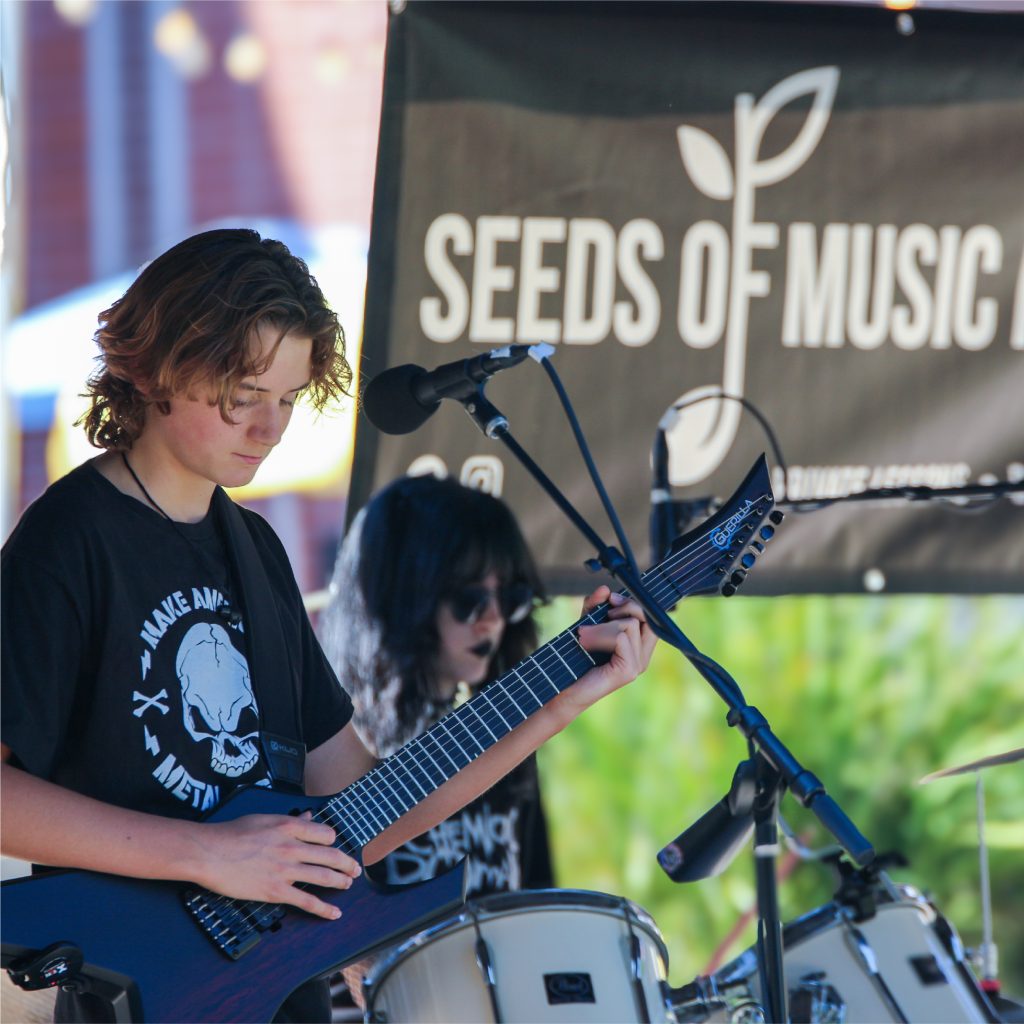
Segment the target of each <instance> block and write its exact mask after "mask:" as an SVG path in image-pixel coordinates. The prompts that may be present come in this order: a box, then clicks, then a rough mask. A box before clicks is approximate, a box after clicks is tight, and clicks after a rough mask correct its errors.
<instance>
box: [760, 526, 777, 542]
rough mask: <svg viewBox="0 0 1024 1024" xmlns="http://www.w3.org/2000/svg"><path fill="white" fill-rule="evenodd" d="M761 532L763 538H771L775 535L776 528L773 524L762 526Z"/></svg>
mask: <svg viewBox="0 0 1024 1024" xmlns="http://www.w3.org/2000/svg"><path fill="white" fill-rule="evenodd" d="M760 533H761V539H762V540H771V539H772V537H774V536H775V528H774V527H772V526H762V527H761V530H760Z"/></svg>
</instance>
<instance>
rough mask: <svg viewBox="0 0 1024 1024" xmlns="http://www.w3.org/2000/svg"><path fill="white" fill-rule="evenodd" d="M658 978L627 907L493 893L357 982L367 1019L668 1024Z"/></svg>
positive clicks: (651, 952)
mask: <svg viewBox="0 0 1024 1024" xmlns="http://www.w3.org/2000/svg"><path fill="white" fill-rule="evenodd" d="M667 971H668V952H667V950H666V949H665V944H664V942H663V941H662V938H661V935H660V933H659V932H658V929H657V926H656V925H655V923H654V921H653V920H652V918H651V917H650V916H649V915H648V914H647V913H646V912H645V911H644V910H642V909H641V908H640V907H638V906H636V904H634V903H631V902H630V901H629V900H625V899H621V898H619V897H617V896H607V895H605V894H604V893H597V892H583V891H579V890H573V889H542V890H537V891H532V892H515V893H501V894H498V895H495V896H485V897H481V898H479V899H474V900H470V901H468V902H467V903H466V905H465V907H464V908H463V910H462V911H461V912H460V913H459V914H457V915H455V916H454V917H451V918H449V919H448V920H446V921H442V922H441V923H440V924H438V925H436V926H434V927H433V928H430V929H428V930H427V931H424V932H421V933H420V934H419V935H416V936H414V937H413V938H411V939H409V940H408V941H406V942H404V943H402V944H401V945H399V946H396V947H395V948H394V949H393V950H392V951H390V952H389V953H388V954H387V955H386V956H384V957H383V958H382V959H380V960H379V961H378V962H377V963H375V964H374V966H373V968H372V969H371V971H370V973H369V974H368V975H367V976H366V979H365V981H364V994H365V997H366V1019H367V1020H369V1021H376V1022H387V1021H409V1022H413V1021H415V1022H424V1024H426V1022H435V1021H436V1022H439V1024H454V1022H456V1021H467V1022H468V1021H491V1022H497V1021H505V1022H508V1024H516V1022H518V1024H526V1022H537V1024H548V1022H558V1024H561V1022H563V1021H564V1022H579V1024H598V1022H602V1021H609V1022H613V1021H646V1022H672V1024H674V1022H675V1017H674V1016H673V1015H672V1012H671V1009H670V1008H669V1003H668V988H667V985H666V984H665V979H666V976H667Z"/></svg>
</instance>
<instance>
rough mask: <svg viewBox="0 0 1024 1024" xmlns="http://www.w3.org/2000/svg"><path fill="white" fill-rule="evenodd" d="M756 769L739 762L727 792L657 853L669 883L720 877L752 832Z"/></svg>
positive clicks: (750, 762) (751, 763)
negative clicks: (669, 879)
mask: <svg viewBox="0 0 1024 1024" xmlns="http://www.w3.org/2000/svg"><path fill="white" fill-rule="evenodd" d="M756 797H757V769H756V766H755V765H754V762H753V761H749V760H748V761H741V762H740V763H739V764H738V765H737V766H736V771H735V772H734V773H733V776H732V785H731V786H730V787H729V792H728V793H726V795H725V796H723V797H722V799H721V800H719V801H718V803H717V804H715V806H714V807H712V808H711V810H709V811H706V812H705V813H704V814H702V815H701V816H700V817H699V818H698V819H697V820H696V821H695V822H694V823H693V824H692V825H691V826H690V827H689V828H688V829H686V830H685V831H683V832H681V833H680V834H679V835H678V836H676V837H675V839H673V840H672V842H671V843H669V844H668V846H665V847H663V848H662V849H661V850H660V851H659V853H658V863H659V864H660V865H661V869H662V870H663V871H664V872H665V874H666V875H668V877H669V878H671V879H672V881H673V882H699V881H701V880H702V879H704V878H711V877H713V876H714V875H720V874H721V873H722V872H723V871H724V870H725V869H726V868H727V867H728V866H729V865H730V864H731V863H732V861H733V859H734V858H735V856H736V854H737V853H739V851H740V847H741V846H743V844H744V843H746V841H747V839H748V838H749V836H750V833H751V832H752V831H753V829H754V800H755V799H756Z"/></svg>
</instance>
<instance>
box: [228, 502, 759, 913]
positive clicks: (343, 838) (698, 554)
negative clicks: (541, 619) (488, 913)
mask: <svg viewBox="0 0 1024 1024" xmlns="http://www.w3.org/2000/svg"><path fill="white" fill-rule="evenodd" d="M755 504H756V503H755ZM750 517H756V518H762V517H761V516H758V515H757V509H756V508H755V507H751V508H750V509H748V511H747V512H745V513H743V515H742V517H741V519H740V524H741V526H742V524H743V523H744V522H745V520H746V519H747V518H750ZM739 529H740V527H739V526H738V527H737V530H736V531H734V535H735V533H736V532H738V531H739ZM701 547H704V548H705V549H706V552H707V553H710V554H711V555H712V556H713V557H712V559H711V561H712V562H713V561H714V560H715V559H717V558H718V557H720V555H721V554H722V550H723V549H720V548H717V547H716V546H715V545H708V543H707V541H706V539H702V540H700V541H695V542H693V543H692V544H691V545H689V546H688V547H685V548H682V549H680V551H679V552H678V554H677V555H675V556H672V557H669V558H667V559H665V560H664V561H663V562H662V563H661V564H660V565H658V566H656V567H654V568H653V569H651V570H648V572H647V573H645V574H644V577H643V578H644V580H645V582H646V580H647V578H648V577H653V576H655V575H656V574H660V575H661V576H662V577H663V579H662V581H661V582H660V583H657V584H656V586H657V590H656V591H655V590H652V596H654V597H655V598H656V599H658V600H659V602H660V599H661V598H662V597H664V596H666V595H667V594H668V593H669V591H671V590H672V589H676V590H677V591H678V590H679V588H678V587H676V586H675V584H674V583H672V581H671V579H669V578H668V577H667V576H666V572H665V570H667V569H678V568H679V566H678V564H677V563H680V562H683V561H684V560H685V558H686V557H687V556H688V555H689V554H690V553H693V554H694V556H695V557H694V559H693V560H692V561H691V562H690V563H688V564H687V565H686V566H685V571H686V572H688V573H689V574H690V575H689V576H688V577H686V576H683V577H680V580H681V582H683V583H684V584H686V583H687V582H689V579H692V578H694V576H695V575H696V574H695V573H693V572H692V571H691V570H692V567H693V565H694V564H696V562H697V559H698V558H703V557H704V552H702V551H701V550H700V549H701ZM708 564H710V562H707V561H705V562H704V563H703V564H702V565H701V566H700V567H699V569H700V571H703V569H704V568H705V567H706V566H707V565H708ZM621 593H626V594H628V590H625V591H622V592H621ZM680 596H685V594H684V595H680ZM608 610H609V605H608V604H607V602H606V603H605V604H603V605H600V606H598V607H597V608H594V609H592V610H591V611H590V612H589V613H588V614H587V615H586V616H583V617H582V618H581V619H579V620H577V622H576V623H574V624H573V625H572V626H570V627H569V629H567V630H564V631H563V632H562V633H561V634H559V635H558V636H556V637H555V638H554V640H552V641H550V642H549V643H548V644H546V645H545V646H544V647H543V648H541V650H540V651H537V652H535V654H534V655H531V656H530V657H529V658H527V659H525V660H524V662H523V663H520V664H521V665H524V664H526V663H527V662H529V663H531V664H529V665H527V668H533V667H536V668H537V669H539V671H540V674H541V675H542V676H544V678H545V679H546V680H547V682H548V684H549V685H551V686H552V687H553V689H554V690H555V693H556V694H557V693H560V692H561V690H559V688H558V687H557V686H556V685H555V684H554V683H553V682H552V680H551V679H550V677H549V676H548V675H547V673H546V672H544V670H543V667H541V666H540V664H539V662H538V661H537V655H540V654H543V653H544V652H545V651H547V650H549V649H555V648H556V645H557V644H558V643H559V642H562V641H568V647H569V649H570V650H574V651H576V652H582V653H583V654H586V652H585V651H584V650H583V648H582V647H581V646H580V645H579V643H578V641H576V639H575V637H574V636H572V631H573V630H575V629H576V628H577V627H578V626H579V625H580V624H582V623H584V622H585V621H587V620H590V621H591V622H592V623H593V622H596V621H600V620H599V619H598V618H596V617H597V616H601V617H602V618H603V617H604V616H605V615H606V614H607V612H608ZM587 657H588V658H589V655H587ZM562 660H563V661H564V659H562ZM589 660H591V662H593V659H589ZM566 667H568V666H567V665H566ZM518 669H519V666H516V667H515V668H513V669H512V670H511V671H510V672H508V673H506V674H505V676H503V677H502V678H501V679H499V680H496V681H495V682H496V683H498V684H499V685H502V686H503V692H502V693H501V696H502V697H503V698H507V703H506V704H505V709H506V710H508V705H509V704H511V706H512V707H514V708H515V709H516V711H517V712H518V713H519V715H520V716H522V721H525V719H526V718H528V717H529V716H530V714H532V713H533V711H536V710H538V709H539V708H540V707H543V706H544V704H545V703H547V700H550V699H552V698H551V697H549V698H547V699H546V700H544V701H541V700H540V699H539V698H538V697H537V696H536V694H535V693H534V692H533V690H532V689H531V688H530V685H529V683H528V682H527V681H526V680H524V679H523V678H522V673H521V672H519V671H518ZM571 674H572V672H571V670H570V675H571ZM580 674H581V675H582V672H581V673H580ZM510 675H516V676H518V677H519V683H520V684H521V685H520V687H519V689H520V691H522V690H525V691H526V693H528V694H529V695H530V697H531V698H532V699H533V700H534V701H536V702H537V705H538V707H537V708H534V709H533V711H530V712H524V711H523V709H522V708H521V707H520V706H519V704H518V703H517V702H516V700H515V697H514V696H513V695H512V694H511V693H510V692H505V691H507V690H508V687H509V685H511V684H508V683H505V680H506V678H507V677H508V676H510ZM576 678H578V676H577V677H575V678H573V679H572V680H571V681H570V682H569V683H567V684H566V686H568V685H571V683H572V682H575V681H576ZM492 685H493V684H492ZM483 696H485V694H484V693H481V694H479V695H478V698H480V697H483ZM488 696H489V695H488ZM478 698H477V699H478ZM469 703H470V704H471V703H473V702H472V701H471V702H469ZM491 703H492V705H493V702H491ZM468 706H469V704H467V705H464V707H468ZM459 710H462V709H459ZM474 710H475V709H474ZM495 710H498V709H497V707H496V706H495ZM498 715H499V717H501V718H502V721H503V722H504V724H505V725H506V727H508V731H511V729H512V728H515V725H519V724H521V722H516V723H515V725H513V726H508V722H507V721H506V720H505V719H504V716H503V715H501V712H500V710H498ZM450 717H451V716H450V715H449V716H445V718H446V719H447V718H450ZM481 720H482V719H481ZM441 721H442V722H443V721H444V719H442V720H441ZM438 724H440V723H435V727H436V725H438ZM485 724H486V723H485ZM464 728H467V731H468V727H466V726H464ZM428 732H430V730H428ZM505 734H507V733H504V734H503V735H505ZM471 735H472V733H471ZM424 737H426V734H424V736H421V737H419V738H418V739H417V740H416V741H413V742H414V743H416V744H418V745H419V746H421V747H423V749H424V751H426V748H425V747H424V746H423V740H424ZM430 738H431V739H433V740H434V742H435V744H437V746H438V747H439V748H440V749H441V750H445V748H444V747H443V746H442V745H441V744H440V742H439V741H438V740H437V739H436V737H433V736H432V737H430ZM412 745H413V744H407V745H406V747H404V748H402V750H400V751H399V752H397V753H403V752H405V753H407V754H408V756H413V755H412V752H411V750H410V749H409V748H411V746H412ZM478 745H479V743H478ZM481 752H482V751H481ZM445 753H446V756H449V759H451V758H450V755H448V753H447V751H445ZM464 753H465V752H464ZM428 756H429V752H428ZM391 760H392V758H388V759H385V761H384V762H382V763H381V764H380V765H378V766H377V767H376V768H374V769H372V770H371V771H370V772H368V773H367V775H365V776H363V777H362V778H361V779H358V780H356V782H355V783H353V784H352V786H350V787H348V788H347V789H346V790H344V791H343V793H342V794H337V796H335V797H334V798H332V799H331V800H330V801H328V802H327V804H325V805H324V808H323V809H322V810H328V812H329V813H328V814H327V818H326V820H327V821H330V820H331V819H332V818H335V817H339V818H340V817H341V816H342V815H344V814H345V812H346V811H352V810H355V811H356V812H357V816H359V815H358V812H359V808H358V807H351V806H350V807H349V808H343V807H341V806H340V804H341V803H342V801H341V799H340V798H341V797H342V796H343V795H348V794H350V793H351V791H352V790H354V789H358V788H359V787H360V786H361V785H363V784H364V783H365V782H366V781H367V779H368V777H369V776H371V775H374V774H377V773H380V770H381V769H382V768H386V769H387V770H389V771H390V772H391V774H392V775H394V776H395V777H398V775H397V773H396V772H395V771H394V769H393V767H392V766H391V765H390V764H389V762H390V761H391ZM431 760H432V761H433V760H434V759H433V758H432V757H431ZM471 760H473V758H470V761H471ZM413 763H414V764H415V763H416V762H415V757H414V756H413ZM452 763H453V765H456V762H455V761H454V760H452ZM467 763H468V762H467ZM434 764H435V766H437V762H436V761H434ZM437 767H438V770H439V772H440V774H441V776H442V782H440V783H436V782H433V780H432V779H431V778H430V776H429V774H428V773H426V772H425V771H424V774H425V775H426V777H427V781H428V785H431V786H432V788H431V789H430V790H429V792H433V791H434V790H435V789H437V788H439V787H440V785H443V782H445V781H447V780H448V778H450V777H451V776H450V775H447V773H446V772H444V771H443V770H441V769H440V766H437ZM461 767H465V765H463V766H461ZM459 770H461V768H460V767H458V766H457V765H456V772H455V773H457V772H458V771H459ZM406 771H407V774H409V775H410V777H412V776H411V771H410V770H409V769H408V768H407V769H406ZM455 773H452V774H455ZM384 781H385V780H383V779H382V780H381V782H384ZM414 781H415V779H414ZM374 784H375V785H376V780H374ZM416 785H417V788H418V789H421V790H422V786H420V785H419V784H418V783H417V784H416ZM406 789H407V791H408V788H407V787H406ZM392 791H394V787H393V783H392ZM380 792H381V791H380V790H379V789H378V793H380ZM355 795H356V794H353V796H355ZM410 795H411V793H410ZM426 795H427V793H424V796H426ZM358 796H359V799H363V794H358ZM421 799H422V798H421ZM384 802H385V803H386V804H387V805H388V806H389V807H390V809H391V810H392V812H393V811H394V807H393V805H392V804H391V800H390V799H389V798H387V797H385V801H384ZM418 802H419V801H418V800H416V801H414V803H413V804H412V805H410V807H411V806H414V805H415V803H418ZM374 803H377V804H378V805H379V802H378V801H377V800H375V801H374ZM332 805H336V806H334V807H333V809H332ZM399 806H401V802H400V803H399ZM405 810H408V808H404V809H403V811H402V813H405ZM365 812H366V808H365V807H364V808H363V811H362V814H361V816H362V817H363V820H364V823H365V820H366V813H365ZM320 813H321V812H318V814H320ZM398 816H399V817H400V816H401V815H398ZM346 817H347V815H346ZM314 819H315V820H322V819H318V818H317V816H316V815H315V816H314ZM393 820H394V819H393ZM339 824H340V821H339ZM388 824H390V823H389V822H387V819H386V815H385V823H384V826H383V828H386V827H387V826H388ZM380 826H381V823H380V822H377V823H376V825H371V826H370V828H369V829H368V830H367V832H366V835H365V837H364V836H360V835H358V834H354V835H352V836H349V835H346V834H345V832H342V831H339V839H338V841H336V842H335V844H334V845H335V846H338V847H339V848H341V849H342V850H343V851H344V852H346V853H348V854H352V853H355V852H357V851H358V849H359V848H360V847H361V846H363V845H365V843H366V842H368V841H369V840H370V839H372V838H373V837H374V836H375V835H377V834H379V833H380V831H383V828H381V827H380ZM374 828H376V829H377V831H376V832H375V831H374ZM353 831H354V830H353ZM346 842H348V843H352V842H354V843H355V845H353V846H351V847H350V848H348V847H346V845H345V844H346ZM296 885H297V886H299V887H302V888H306V887H308V884H307V883H301V882H300V883H296ZM234 902H236V901H235V899H234V898H231V897H219V898H218V899H217V900H216V901H214V905H219V909H221V910H223V909H224V908H225V907H226V906H227V905H228V904H231V903H234ZM242 902H243V904H245V903H252V902H253V901H242ZM268 906H271V907H276V906H279V905H275V904H267V903H262V904H259V905H258V906H256V905H253V906H252V907H250V908H249V909H248V910H241V911H240V913H239V916H241V917H242V919H243V920H245V921H246V923H248V924H252V923H253V922H252V920H251V917H252V916H253V915H255V914H258V913H260V912H261V911H263V910H265V909H266V908H267V907H268Z"/></svg>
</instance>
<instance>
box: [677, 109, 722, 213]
mask: <svg viewBox="0 0 1024 1024" xmlns="http://www.w3.org/2000/svg"><path fill="white" fill-rule="evenodd" d="M676 135H677V136H678V138H679V152H680V153H681V154H682V157H683V166H684V167H685V168H686V173H687V174H688V175H689V176H690V180H691V181H692V182H693V183H694V185H696V186H697V188H699V189H700V190H701V192H703V193H704V195H706V196H710V197H711V198H712V199H732V195H733V176H732V166H731V165H730V164H729V157H728V156H726V153H725V150H724V149H722V147H721V146H720V145H719V144H718V142H717V141H716V140H715V138H714V137H713V136H711V135H709V134H708V133H707V132H706V131H703V130H702V129H700V128H693V127H691V126H690V125H686V124H684V125H680V127H679V128H677V129H676Z"/></svg>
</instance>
